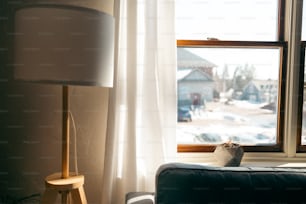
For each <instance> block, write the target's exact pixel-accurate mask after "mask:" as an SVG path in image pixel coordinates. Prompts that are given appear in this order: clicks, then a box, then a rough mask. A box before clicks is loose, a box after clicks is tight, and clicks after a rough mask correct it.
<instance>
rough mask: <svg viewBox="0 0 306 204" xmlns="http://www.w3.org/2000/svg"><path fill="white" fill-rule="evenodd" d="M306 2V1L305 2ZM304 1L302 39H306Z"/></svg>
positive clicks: (304, 6)
mask: <svg viewBox="0 0 306 204" xmlns="http://www.w3.org/2000/svg"><path fill="white" fill-rule="evenodd" d="M305 3H306V2H305ZM305 3H303V19H302V36H301V38H302V41H306V13H305V12H306V11H305V9H306V5H305Z"/></svg>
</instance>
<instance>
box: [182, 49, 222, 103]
mask: <svg viewBox="0 0 306 204" xmlns="http://www.w3.org/2000/svg"><path fill="white" fill-rule="evenodd" d="M177 58H178V60H177V61H178V65H177V66H178V69H177V84H178V86H177V92H178V104H179V106H191V105H194V106H198V105H204V103H205V101H212V100H213V97H214V80H213V68H214V67H216V65H215V64H213V63H211V62H209V61H207V60H205V59H203V58H202V57H200V56H198V55H196V54H194V53H191V52H190V51H188V50H187V49H184V48H178V49H177Z"/></svg>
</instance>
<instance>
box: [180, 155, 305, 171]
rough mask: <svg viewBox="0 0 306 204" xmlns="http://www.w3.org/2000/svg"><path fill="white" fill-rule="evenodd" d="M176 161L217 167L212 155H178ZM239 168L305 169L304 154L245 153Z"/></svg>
mask: <svg viewBox="0 0 306 204" xmlns="http://www.w3.org/2000/svg"><path fill="white" fill-rule="evenodd" d="M177 161H178V162H185V163H197V164H203V165H211V166H218V165H217V163H216V159H215V156H214V154H213V153H178V157H177ZM241 166H247V167H251V166H252V167H281V168H306V154H305V153H299V154H296V155H295V157H288V156H287V155H286V154H285V153H264V152H263V153H245V155H244V157H243V159H242V161H241Z"/></svg>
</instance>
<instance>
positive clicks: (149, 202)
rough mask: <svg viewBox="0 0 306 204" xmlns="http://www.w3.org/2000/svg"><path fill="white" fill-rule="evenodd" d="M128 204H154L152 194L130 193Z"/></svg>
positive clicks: (128, 194) (127, 198)
mask: <svg viewBox="0 0 306 204" xmlns="http://www.w3.org/2000/svg"><path fill="white" fill-rule="evenodd" d="M125 203H126V204H154V193H152V192H129V193H127V194H126V199H125Z"/></svg>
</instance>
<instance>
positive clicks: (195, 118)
mask: <svg viewBox="0 0 306 204" xmlns="http://www.w3.org/2000/svg"><path fill="white" fill-rule="evenodd" d="M264 105H265V104H252V103H249V102H247V101H231V103H227V104H226V103H223V102H208V103H207V104H206V107H205V109H201V110H193V111H192V122H179V123H178V127H177V139H178V143H179V144H186V143H188V144H194V143H195V144H218V143H223V142H227V141H229V140H231V141H232V142H238V143H241V144H245V145H256V144H262V145H264V144H275V143H276V124H277V115H276V113H273V111H271V110H266V109H262V108H261V107H262V106H264Z"/></svg>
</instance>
